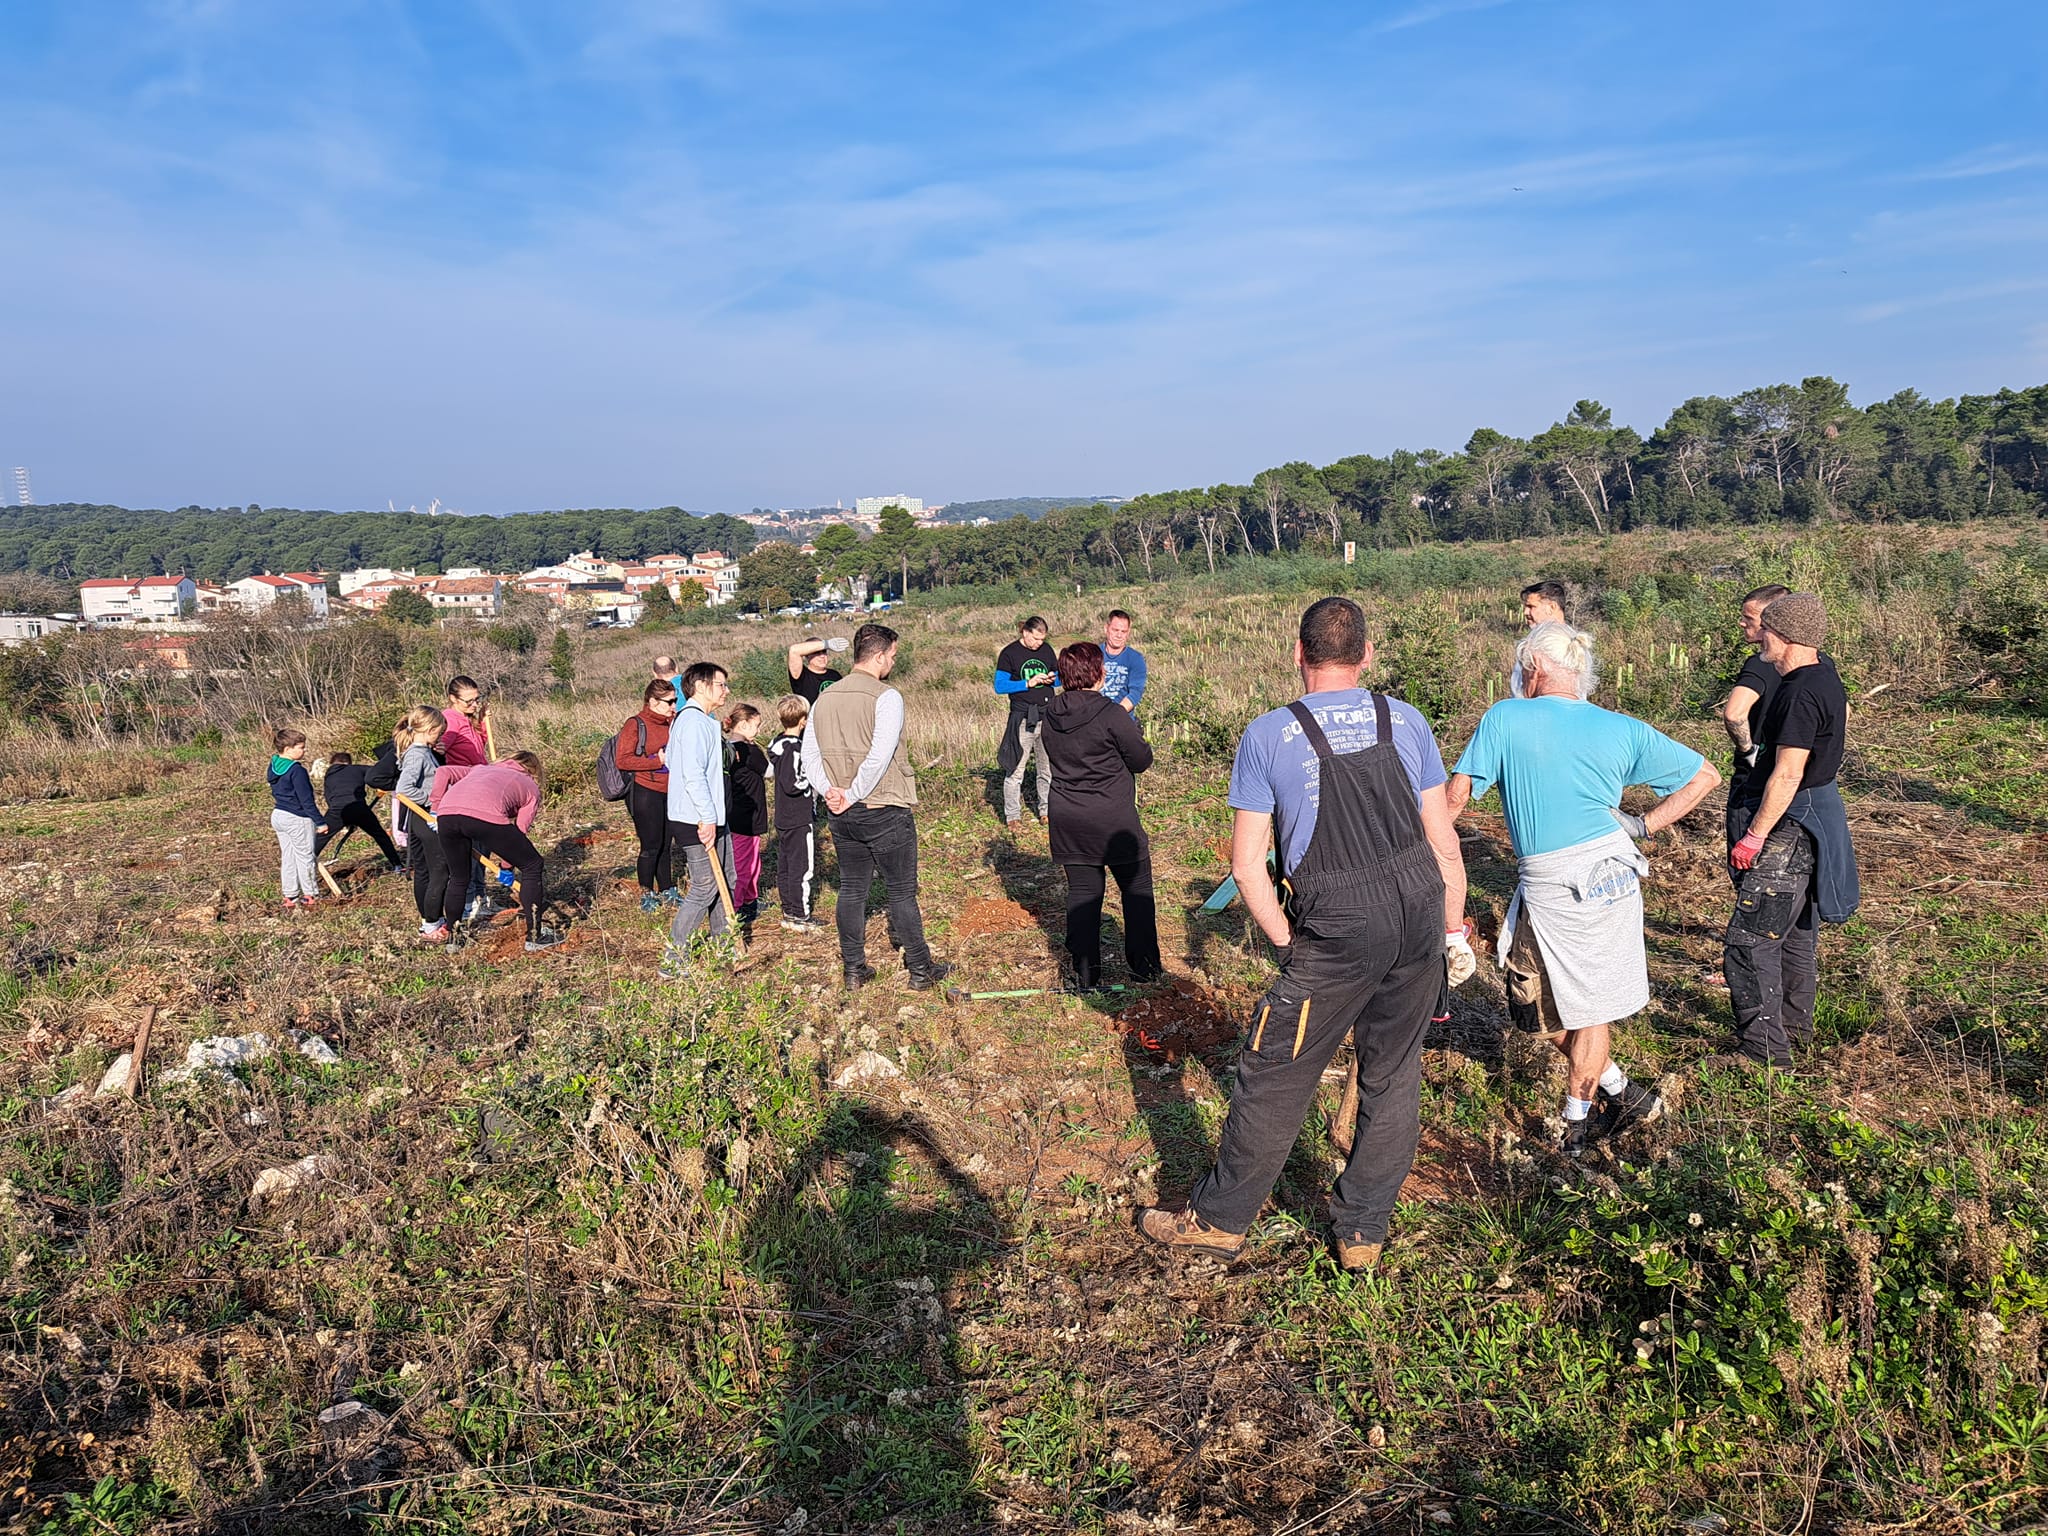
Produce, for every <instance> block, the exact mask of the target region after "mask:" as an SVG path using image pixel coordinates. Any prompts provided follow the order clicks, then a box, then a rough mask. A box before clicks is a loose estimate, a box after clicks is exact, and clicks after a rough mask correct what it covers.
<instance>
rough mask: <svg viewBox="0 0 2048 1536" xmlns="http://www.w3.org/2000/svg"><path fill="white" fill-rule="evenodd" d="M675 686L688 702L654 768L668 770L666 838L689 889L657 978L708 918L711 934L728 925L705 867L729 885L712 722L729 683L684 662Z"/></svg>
mask: <svg viewBox="0 0 2048 1536" xmlns="http://www.w3.org/2000/svg"><path fill="white" fill-rule="evenodd" d="M678 681H680V682H681V684H682V692H683V693H684V694H685V695H686V696H687V697H688V700H689V702H688V703H686V704H684V706H683V707H682V708H681V709H679V710H677V711H676V717H675V723H674V724H673V725H671V726H670V727H669V733H668V746H667V747H666V748H665V749H664V750H663V752H662V761H663V763H664V764H665V765H666V766H667V768H668V826H669V836H670V838H671V839H673V840H674V842H675V843H676V844H678V845H679V846H680V847H681V848H682V851H683V859H684V863H685V864H686V865H687V866H688V870H689V890H688V892H687V893H686V894H685V895H684V897H683V900H682V904H681V905H680V906H678V907H677V908H676V916H675V921H674V922H672V923H671V924H669V930H668V942H669V953H668V959H667V960H666V961H665V962H664V964H663V966H662V971H663V973H664V974H673V973H674V972H675V971H676V970H678V969H679V968H680V967H681V966H682V964H683V962H684V961H685V959H686V958H687V957H688V953H689V944H690V936H691V935H692V934H694V933H695V932H696V931H697V925H698V924H699V923H703V922H705V921H707V919H708V921H709V924H710V928H711V931H712V932H713V933H714V934H719V933H724V932H725V931H726V929H727V927H728V926H729V925H728V924H727V922H726V918H725V909H724V907H723V906H722V905H720V903H719V899H718V882H717V879H716V877H715V876H714V875H713V874H712V870H711V861H712V860H713V859H717V860H718V863H719V867H720V868H721V869H722V870H723V871H724V873H725V883H726V889H728V890H730V889H731V888H732V880H733V867H732V836H731V834H730V833H728V832H727V831H726V828H725V732H724V731H723V730H722V729H721V728H720V726H719V723H718V710H719V706H720V705H722V704H723V703H724V702H725V696H726V694H727V693H729V692H730V691H731V684H730V683H728V682H727V681H726V676H725V668H723V667H721V666H720V665H719V664H718V663H717V662H715V661H693V662H691V663H690V664H689V666H687V667H685V668H684V669H683V672H682V676H681V678H680V679H678Z"/></svg>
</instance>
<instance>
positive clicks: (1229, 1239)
mask: <svg viewBox="0 0 2048 1536" xmlns="http://www.w3.org/2000/svg"><path fill="white" fill-rule="evenodd" d="M1138 1230H1139V1231H1140V1232H1142V1233H1144V1234H1145V1236H1146V1237H1148V1238H1150V1239H1151V1240H1152V1241H1153V1242H1155V1243H1157V1244H1159V1246H1160V1247H1162V1248H1174V1249H1178V1250H1179V1251H1181V1252H1182V1253H1203V1254H1207V1255H1209V1256H1210V1257H1211V1258H1217V1259H1234V1258H1236V1257H1237V1256H1238V1255H1239V1254H1240V1253H1242V1252H1244V1234H1243V1233H1242V1232H1226V1231H1224V1230H1223V1229H1222V1228H1221V1227H1212V1226H1210V1225H1209V1223H1207V1222H1206V1221H1204V1220H1202V1218H1201V1217H1199V1216H1197V1215H1196V1214H1195V1213H1194V1212H1193V1211H1169V1210H1166V1209H1164V1208H1163V1207H1161V1206H1156V1205H1155V1206H1151V1207H1149V1208H1147V1209H1146V1210H1143V1211H1140V1212H1139V1213H1138Z"/></svg>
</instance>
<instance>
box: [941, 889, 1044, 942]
mask: <svg viewBox="0 0 2048 1536" xmlns="http://www.w3.org/2000/svg"><path fill="white" fill-rule="evenodd" d="M1037 926H1038V919H1037V918H1035V917H1033V916H1032V915H1031V909H1030V908H1029V907H1025V906H1020V905H1019V904H1018V903H1016V902H1014V901H1011V900H1009V899H1008V898H1007V897H996V898H994V899H992V900H980V901H973V900H970V901H969V902H968V903H967V905H966V906H964V907H962V908H961V909H960V916H959V918H958V919H956V920H955V922H954V924H953V934H954V936H955V937H956V938H963V939H972V938H978V937H980V936H981V935H983V934H990V933H1021V932H1023V931H1024V930H1025V929H1028V928H1035V927H1037Z"/></svg>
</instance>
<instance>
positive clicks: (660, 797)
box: [626, 778, 694, 891]
mask: <svg viewBox="0 0 2048 1536" xmlns="http://www.w3.org/2000/svg"><path fill="white" fill-rule="evenodd" d="M626 809H627V810H629V811H630V812H632V815H633V831H634V832H635V833H637V834H638V835H639V838H640V864H639V869H638V873H639V876H640V889H641V890H643V891H666V890H669V889H671V888H672V887H673V886H674V885H675V883H676V877H675V864H674V859H675V839H674V838H673V837H671V836H670V835H669V823H668V792H667V791H666V790H660V789H648V788H646V787H644V786H643V785H642V784H641V782H640V780H639V779H638V778H635V779H633V780H631V781H630V782H629V783H628V784H627V785H626ZM692 830H694V829H692Z"/></svg>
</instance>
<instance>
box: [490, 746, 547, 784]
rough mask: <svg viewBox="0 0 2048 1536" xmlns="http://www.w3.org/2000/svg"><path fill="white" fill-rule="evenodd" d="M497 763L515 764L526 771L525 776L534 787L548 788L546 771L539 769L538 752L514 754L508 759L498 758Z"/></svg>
mask: <svg viewBox="0 0 2048 1536" xmlns="http://www.w3.org/2000/svg"><path fill="white" fill-rule="evenodd" d="M499 761H500V762H511V763H517V764H518V765H519V766H520V767H521V768H524V769H525V770H526V776H527V777H528V778H530V779H532V780H533V782H534V784H535V785H536V786H538V787H539V788H541V789H546V788H547V787H548V775H547V770H546V769H545V768H543V767H541V765H540V754H539V753H538V752H514V753H513V754H512V755H511V756H510V757H508V758H500V759H499Z"/></svg>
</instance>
